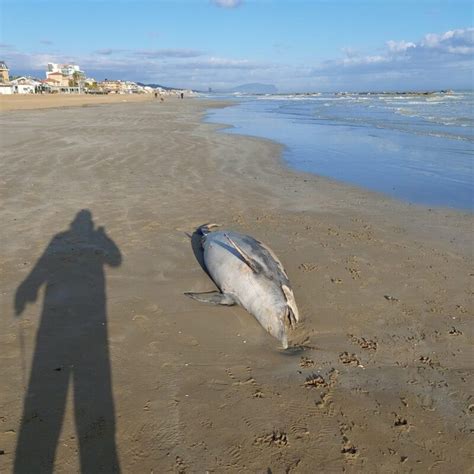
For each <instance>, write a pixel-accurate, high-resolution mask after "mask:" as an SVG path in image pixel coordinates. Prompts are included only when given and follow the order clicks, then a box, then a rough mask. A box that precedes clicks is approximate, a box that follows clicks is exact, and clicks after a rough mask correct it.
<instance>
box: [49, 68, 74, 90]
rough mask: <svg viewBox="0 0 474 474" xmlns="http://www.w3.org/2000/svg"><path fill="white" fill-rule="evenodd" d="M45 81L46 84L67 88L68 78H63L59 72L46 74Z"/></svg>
mask: <svg viewBox="0 0 474 474" xmlns="http://www.w3.org/2000/svg"><path fill="white" fill-rule="evenodd" d="M46 81H47V82H48V83H51V84H54V85H56V86H62V87H67V86H69V77H68V76H65V75H64V74H63V73H62V72H60V71H55V72H47V73H46Z"/></svg>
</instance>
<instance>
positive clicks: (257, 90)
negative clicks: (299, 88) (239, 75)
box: [226, 82, 278, 94]
mask: <svg viewBox="0 0 474 474" xmlns="http://www.w3.org/2000/svg"><path fill="white" fill-rule="evenodd" d="M226 92H242V93H244V94H275V93H276V92H278V89H277V88H276V87H275V86H274V85H273V84H260V83H258V82H254V83H251V84H242V85H241V86H237V87H233V88H232V89H228V90H227V91H226Z"/></svg>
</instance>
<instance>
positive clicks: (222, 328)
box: [0, 100, 473, 473]
mask: <svg viewBox="0 0 474 474" xmlns="http://www.w3.org/2000/svg"><path fill="white" fill-rule="evenodd" d="M222 105H223V104H219V103H213V102H210V101H208V102H205V101H201V100H199V101H198V100H193V101H191V100H184V101H178V100H176V101H173V102H171V101H169V102H168V101H165V103H163V104H161V103H155V102H153V101H150V102H142V103H127V104H120V103H119V104H114V107H106V106H104V107H98V108H94V109H91V108H88V107H84V108H76V109H72V108H60V109H59V108H58V109H50V110H48V111H47V112H46V111H44V110H30V111H18V112H15V113H11V114H10V113H8V114H1V115H0V121H1V122H2V134H3V142H4V150H3V154H2V158H1V159H2V169H3V173H2V180H1V181H0V195H1V197H2V199H3V201H4V203H5V204H4V206H3V208H2V209H1V210H0V215H1V218H2V222H5V226H4V227H3V229H2V234H1V237H2V241H3V242H6V244H5V246H4V247H5V249H4V252H3V256H2V260H0V270H1V271H0V275H1V277H0V278H1V285H2V288H3V289H4V290H3V294H2V296H1V300H0V310H1V312H2V314H4V315H5V316H6V317H5V320H4V322H5V326H4V331H3V335H2V339H1V343H2V351H3V357H4V358H5V361H6V363H5V364H2V368H1V369H0V374H1V375H0V386H1V389H0V394H1V395H0V406H1V407H2V408H3V410H4V412H5V413H6V415H5V419H4V420H2V427H3V428H4V429H3V430H2V431H1V432H0V442H2V449H4V450H5V455H3V456H1V457H0V470H2V471H3V470H6V471H9V470H11V466H12V463H13V459H14V453H15V443H16V440H17V435H18V432H19V426H20V418H21V414H22V403H23V397H24V395H25V389H24V386H23V378H24V377H25V374H24V373H23V372H22V369H21V367H20V362H19V361H21V359H22V354H21V352H20V339H19V328H21V331H23V336H22V337H24V345H25V348H26V354H25V355H24V356H25V360H26V364H27V370H28V371H29V370H30V369H31V361H32V360H33V358H34V356H35V354H38V348H37V346H36V344H37V341H36V334H37V330H38V328H39V327H40V321H39V320H40V314H41V308H42V306H43V313H44V310H45V308H44V305H43V295H42V293H40V294H39V295H38V299H37V301H36V302H35V303H33V304H30V305H28V306H27V307H26V310H25V313H24V314H23V315H22V317H21V318H20V319H15V318H14V316H13V308H12V300H13V295H14V294H15V292H16V291H17V288H18V287H19V284H20V283H21V281H23V280H24V279H25V278H26V276H27V275H28V274H29V272H30V271H31V270H32V268H33V267H34V265H35V264H36V262H37V260H38V259H39V257H40V255H42V253H43V251H44V249H45V247H46V246H47V245H48V242H50V241H51V238H52V236H53V235H54V234H56V233H58V232H61V231H64V230H67V229H68V227H69V223H70V222H71V221H72V220H73V218H74V216H75V215H76V213H77V212H78V211H79V210H80V209H90V211H91V212H92V217H93V220H94V222H95V224H96V226H105V232H106V234H107V236H109V238H110V239H113V241H114V242H115V245H116V246H117V248H118V249H119V250H120V252H121V254H122V263H121V265H119V266H117V267H116V268H107V269H106V271H105V275H106V279H107V294H106V297H107V307H108V311H107V313H108V314H107V318H108V321H107V326H108V340H107V345H108V347H109V350H110V365H111V370H112V375H113V377H112V389H113V390H112V392H113V397H114V403H115V424H116V432H115V443H116V447H117V451H118V457H119V460H120V464H121V467H122V470H123V471H124V472H128V471H130V472H132V471H135V472H144V471H147V470H150V469H159V470H161V471H167V470H173V469H178V468H183V466H184V468H186V469H188V470H190V471H205V470H210V471H212V470H214V471H217V472H219V471H222V470H226V469H228V470H247V471H256V470H262V469H263V470H265V469H267V468H268V469H271V470H272V471H274V472H279V471H284V470H285V469H286V470H292V472H295V473H296V472H302V473H306V472H314V465H315V463H316V464H317V465H318V469H320V470H323V471H329V470H338V471H340V470H341V469H343V468H344V469H349V470H351V469H352V470H359V471H360V470H362V469H363V470H366V471H374V470H380V469H382V470H387V471H396V470H400V469H401V470H409V469H416V470H429V469H431V468H432V469H438V468H440V469H444V468H445V467H446V466H448V465H449V466H452V467H453V468H457V469H459V470H464V469H466V468H468V466H469V463H468V460H469V459H468V458H469V456H468V438H467V437H468V432H469V420H468V413H469V410H470V408H469V406H470V403H471V401H469V399H468V398H467V393H466V392H467V387H468V386H469V381H470V377H472V375H471V374H472V361H471V360H470V353H471V352H470V345H471V344H472V324H471V323H472V320H471V319H470V317H469V314H468V310H469V307H470V304H471V302H472V299H471V293H470V283H469V278H470V276H469V275H472V274H471V273H470V272H471V270H470V268H471V264H472V255H471V245H470V238H469V235H470V229H471V228H472V224H473V219H472V216H471V215H470V214H469V213H467V214H466V213H462V212H460V211H453V210H445V209H433V210H432V211H429V210H428V209H426V208H424V207H419V206H410V205H408V204H405V203H402V202H400V201H397V200H394V199H391V198H386V197H381V196H379V195H378V194H377V193H373V192H371V191H365V190H362V189H360V188H356V187H353V186H350V185H346V184H341V183H339V182H335V181H332V180H328V179H326V178H321V177H319V176H317V175H313V174H308V173H301V172H298V171H294V170H292V169H291V168H289V167H288V166H287V165H286V164H285V163H284V161H283V158H282V155H281V150H282V147H281V145H280V144H278V143H275V142H272V141H270V140H266V139H260V138H256V137H249V136H245V135H236V134H226V133H221V132H220V131H219V127H220V125H219V124H214V123H209V122H205V121H204V118H205V114H206V110H207V109H208V108H209V107H218V106H222ZM45 113H47V114H48V122H49V123H50V124H51V127H50V128H49V129H45V128H42V127H41V124H42V123H43V121H44V117H45ZM209 221H216V222H219V223H221V224H223V225H224V226H226V227H229V228H232V229H234V230H238V231H241V232H244V233H248V234H251V235H254V236H255V237H257V238H259V239H261V240H262V241H263V242H265V243H266V244H268V245H269V246H270V247H271V248H272V249H273V250H274V251H275V253H276V254H277V255H278V256H279V258H280V259H281V260H282V262H283V264H284V266H285V268H286V269H287V271H288V274H289V277H290V281H291V282H292V286H293V288H294V291H295V296H296V301H297V304H298V307H299V309H300V313H302V315H303V316H304V318H305V325H304V327H303V329H302V332H301V341H304V343H305V348H304V349H303V350H301V351H300V352H294V353H291V352H287V353H284V352H282V351H281V350H280V349H279V348H278V347H277V343H276V342H275V341H274V340H273V339H272V338H271V337H270V336H269V335H268V334H267V333H266V332H265V331H264V330H263V329H262V328H261V327H260V326H259V325H258V323H257V322H256V321H255V320H253V318H252V317H251V316H250V315H248V314H247V313H246V312H245V311H244V310H242V309H241V308H239V307H231V308H225V307H209V306H206V305H202V304H199V303H197V302H195V301H192V300H189V299H188V298H185V297H184V296H183V293H184V292H185V291H211V290H213V289H214V287H213V284H212V282H211V281H210V280H209V278H208V277H207V275H206V274H205V273H204V272H203V271H202V269H201V267H200V266H199V264H198V262H197V261H196V259H195V257H194V254H193V251H192V249H191V245H190V242H189V239H188V237H187V236H186V235H185V233H186V232H188V233H189V232H192V231H193V229H195V228H196V227H197V226H198V225H200V224H202V223H204V222H209ZM66 258H71V259H72V260H71V261H72V262H73V261H74V259H75V258H76V257H74V256H71V257H69V256H68V255H67V254H66ZM68 268H69V267H68ZM471 277H472V276H471ZM69 290H70V291H71V292H72V294H75V292H77V291H78V290H77V289H75V288H69ZM387 296H390V297H391V298H392V299H387ZM84 314H86V313H84ZM65 324H66V329H67V327H68V326H67V323H65ZM73 324H75V325H76V326H73ZM82 324H83V323H81V322H80V321H78V322H77V321H76V322H74V323H72V322H71V323H70V327H69V328H70V329H71V330H72V329H74V332H73V333H74V334H81V333H82V331H84V330H85V329H84V328H85V326H82ZM84 324H85V323H84ZM453 328H454V329H455V331H454V330H453ZM51 337H53V339H52V340H51V342H55V340H54V336H51ZM52 346H54V344H52ZM44 349H45V352H44V354H45V357H48V350H47V348H44ZM49 357H51V360H49V365H48V364H46V367H50V366H51V367H53V368H54V367H57V365H54V364H57V362H56V361H54V360H53V359H54V358H53V355H52V354H51V353H49ZM46 360H47V361H48V359H46ZM356 362H357V363H356ZM52 364H53V365H52ZM45 370H46V369H45ZM48 370H52V369H48ZM51 373H52V374H53V375H55V376H56V375H60V374H58V373H57V372H54V370H53V372H45V374H46V375H47V377H51V375H50V374H51ZM312 374H318V375H321V377H322V378H323V380H324V383H323V384H322V385H321V386H318V387H308V386H305V380H306V378H307V377H311V376H312ZM26 375H27V374H26ZM25 380H28V377H27V376H26V377H25ZM45 380H46V379H45ZM47 380H49V379H47ZM54 380H56V379H54ZM54 380H53V381H52V382H51V381H50V382H49V383H52V384H53V386H54V384H55V383H57V382H55V381H54ZM433 387H435V389H434V388H433ZM72 391H73V390H72V387H70V388H69V397H71V395H72ZM68 400H69V401H68V404H67V406H66V408H65V409H64V412H65V421H64V425H63V428H62V432H61V438H60V442H59V444H58V451H57V457H56V468H57V469H58V470H59V472H66V471H69V472H70V471H74V470H77V469H78V464H77V463H78V453H77V446H78V440H77V439H76V437H75V433H76V431H75V421H74V412H73V406H74V404H73V402H72V398H69V399H68ZM7 407H8V409H7ZM354 407H357V408H356V409H354ZM48 409H49V410H51V413H53V412H54V410H56V411H61V410H62V408H61V407H59V406H56V405H55V404H54V401H53V402H51V403H50V405H49V408H48ZM51 413H41V414H40V416H42V417H43V418H44V420H45V421H46V422H47V421H48V417H49V416H51ZM109 421H111V420H106V422H109ZM33 423H35V422H34V421H33ZM101 426H102V425H97V424H95V425H94V423H92V424H91V428H90V429H91V431H90V432H89V434H90V435H91V436H93V439H94V442H95V443H98V444H99V445H100V441H101V439H102V438H101V436H104V431H101ZM94 427H95V428H94ZM79 438H80V439H79V441H80V442H82V441H84V443H87V440H82V439H81V437H80V436H79ZM40 444H41V443H39V444H38V446H31V450H32V455H38V456H41V446H40Z"/></svg>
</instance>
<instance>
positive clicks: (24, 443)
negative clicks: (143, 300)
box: [13, 210, 122, 474]
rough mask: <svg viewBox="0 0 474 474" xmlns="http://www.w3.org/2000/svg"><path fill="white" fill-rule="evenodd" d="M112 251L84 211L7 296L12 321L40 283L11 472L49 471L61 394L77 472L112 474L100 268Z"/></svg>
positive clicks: (114, 255) (115, 468)
mask: <svg viewBox="0 0 474 474" xmlns="http://www.w3.org/2000/svg"><path fill="white" fill-rule="evenodd" d="M121 260H122V258H121V255H120V251H119V249H118V248H117V246H116V245H115V243H114V242H113V241H112V239H110V237H108V236H107V234H106V233H105V230H104V228H103V227H99V228H97V229H95V228H94V222H93V220H92V214H91V212H90V211H88V210H82V211H80V212H78V213H77V215H76V217H75V218H74V220H73V221H72V222H71V225H70V228H69V229H68V230H66V231H65V232H61V233H59V234H56V235H55V236H54V237H53V239H52V240H51V242H50V243H49V245H48V247H47V248H46V250H45V252H44V253H43V255H42V256H41V257H40V259H39V260H38V261H37V262H36V265H35V266H34V268H33V269H32V270H31V272H30V274H29V275H28V276H27V277H26V279H25V280H24V281H23V283H21V285H20V286H19V287H18V289H17V291H16V295H15V314H16V315H17V316H20V315H21V313H22V312H23V311H24V309H25V306H26V304H27V303H33V302H34V301H36V299H37V297H38V291H39V289H40V288H41V287H42V286H43V285H45V292H44V302H43V310H42V313H41V320H40V325H39V329H38V332H37V335H36V347H35V352H34V356H33V364H32V367H31V373H30V380H29V385H28V390H27V393H26V394H25V400H24V407H23V416H22V420H21V427H20V432H19V435H18V441H17V447H16V456H15V465H14V470H13V472H14V473H15V474H19V473H21V474H23V473H25V474H29V473H34V472H41V473H52V472H53V467H54V458H55V453H56V447H57V444H58V441H59V435H60V433H61V426H62V422H63V419H64V411H65V407H66V398H67V392H68V388H69V387H71V389H72V390H73V391H74V397H73V399H74V415H75V420H76V432H77V438H78V445H79V455H80V465H81V472H83V473H90V472H107V473H112V472H113V473H116V472H119V471H120V467H119V461H118V457H117V450H116V446H115V410H114V400H113V396H112V382H111V370H110V360H109V345H108V340H107V309H106V284H105V274H104V266H105V265H110V266H112V267H117V266H119V265H120V264H121Z"/></svg>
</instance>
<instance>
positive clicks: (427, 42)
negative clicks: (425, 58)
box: [419, 28, 474, 55]
mask: <svg viewBox="0 0 474 474" xmlns="http://www.w3.org/2000/svg"><path fill="white" fill-rule="evenodd" d="M419 47H420V48H423V49H424V50H426V51H434V52H439V53H449V54H459V55H472V54H473V53H474V28H466V29H459V30H450V31H446V33H443V34H440V35H439V34H435V33H430V34H427V35H426V36H425V37H424V39H423V41H421V43H420V45H419Z"/></svg>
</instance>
